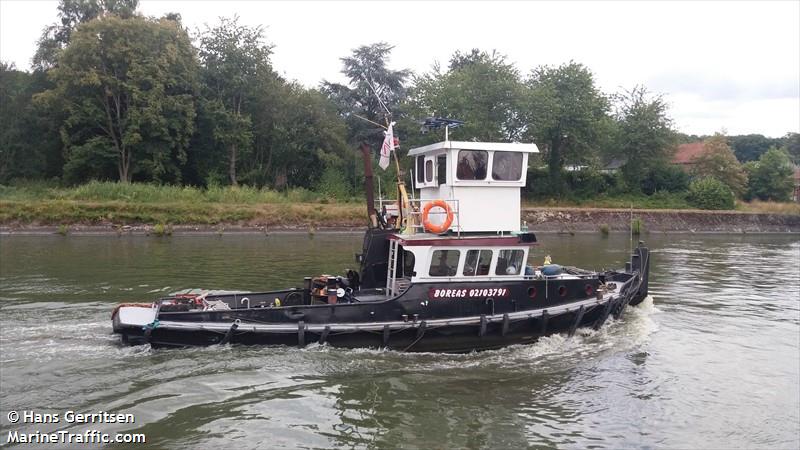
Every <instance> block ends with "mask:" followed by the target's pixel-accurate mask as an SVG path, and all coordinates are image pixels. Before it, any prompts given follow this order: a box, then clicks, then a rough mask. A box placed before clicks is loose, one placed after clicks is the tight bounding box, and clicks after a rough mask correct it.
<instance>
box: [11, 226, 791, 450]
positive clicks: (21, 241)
mask: <svg viewBox="0 0 800 450" xmlns="http://www.w3.org/2000/svg"><path fill="white" fill-rule="evenodd" d="M645 238H646V239H647V241H648V242H647V244H648V245H649V246H650V248H651V249H652V250H653V253H652V273H651V282H650V289H651V298H648V300H646V301H645V302H644V303H643V304H642V305H640V306H638V307H636V308H633V309H631V310H629V312H628V313H627V314H626V315H625V317H624V318H623V319H622V320H619V321H610V322H608V323H607V324H606V325H605V326H604V327H603V328H602V329H600V330H599V331H596V332H593V331H592V332H590V331H581V332H579V333H578V334H576V335H575V336H574V337H573V338H571V339H567V338H566V337H564V336H561V335H557V336H552V337H548V338H545V339H543V340H541V341H539V342H538V343H536V344H533V345H526V346H515V347H510V348H506V349H503V350H498V351H489V352H482V353H474V354H467V355H440V354H401V353H397V352H383V351H378V350H339V349H333V348H329V347H325V346H322V347H321V346H317V345H312V346H310V347H307V348H304V349H296V348H243V347H236V346H234V347H230V346H223V347H211V348H201V349H189V350H151V349H150V348H149V347H146V346H140V347H122V346H120V345H119V344H118V339H117V338H116V337H115V336H114V335H112V334H111V322H110V311H111V308H112V306H113V305H114V304H115V303H117V302H122V301H131V300H133V301H141V300H145V301H150V300H152V299H154V298H155V297H157V296H160V295H162V294H166V293H170V292H176V291H181V290H184V289H198V288H204V289H220V290H259V289H271V288H279V287H285V286H287V285H288V286H294V285H297V286H299V285H300V284H301V280H302V276H303V275H313V274H318V273H322V272H325V273H343V272H344V270H345V269H346V268H348V267H353V266H354V265H355V264H354V263H353V254H354V253H355V252H357V251H359V246H360V241H361V236H360V235H355V234H317V235H315V236H309V235H305V234H295V235H291V234H289V235H279V234H273V235H270V236H264V235H223V236H216V235H213V236H173V237H163V238H155V237H145V236H122V237H117V236H66V237H63V236H55V235H54V236H2V237H0V413H2V414H0V446H4V445H7V444H6V439H7V436H8V433H9V432H10V431H14V430H17V431H19V432H35V431H41V432H43V433H44V432H52V431H55V430H70V431H75V432H81V431H83V430H85V429H87V428H94V429H98V430H100V431H103V432H109V433H113V432H122V431H124V432H135V433H144V434H145V435H146V438H147V444H146V445H144V446H137V447H136V448H148V447H150V448H181V449H186V448H192V449H195V448H309V447H310V448H330V447H345V448H350V447H357V448H363V447H372V448H423V449H429V448H430V449H432V448H504V449H505V448H524V447H528V448H550V447H554V448H580V449H583V448H631V447H635V448H786V449H796V448H798V447H800V387H799V386H800V236H797V235H759V236H756V235H648V236H645ZM540 239H541V240H542V241H543V242H542V245H541V246H539V247H538V248H537V249H535V251H534V254H533V256H532V259H533V260H534V262H536V263H537V264H540V263H541V260H542V259H543V257H544V255H545V254H550V255H552V257H553V261H554V262H556V263H563V264H570V265H577V266H580V267H585V268H595V269H600V268H603V267H609V268H612V267H621V266H622V265H623V263H624V261H625V260H626V258H627V254H628V247H629V245H630V244H629V240H628V237H627V236H621V235H612V236H611V237H608V238H603V237H600V236H598V235H576V236H559V235H547V234H544V235H541V236H540ZM69 410H75V411H80V412H99V411H111V412H123V413H131V414H133V415H134V417H135V423H133V424H124V425H120V424H92V425H85V424H83V425H76V424H68V423H65V421H64V420H62V421H61V422H60V423H58V424H23V423H21V422H20V423H16V424H12V423H10V422H9V420H8V417H7V416H8V413H9V412H10V411H20V412H21V411H35V412H37V413H58V414H60V415H61V417H63V414H64V412H66V411H69ZM35 447H36V446H33V447H31V446H24V445H20V448H35Z"/></svg>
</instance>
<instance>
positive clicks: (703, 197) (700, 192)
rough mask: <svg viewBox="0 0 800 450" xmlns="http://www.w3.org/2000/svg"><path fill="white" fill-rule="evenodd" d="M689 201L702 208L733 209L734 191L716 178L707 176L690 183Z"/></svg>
mask: <svg viewBox="0 0 800 450" xmlns="http://www.w3.org/2000/svg"><path fill="white" fill-rule="evenodd" d="M687 200H688V201H689V203H690V204H691V205H692V206H694V207H696V208H700V209H733V207H734V197H733V191H731V189H730V188H729V187H728V186H727V185H725V183H723V182H721V181H719V180H717V179H716V178H712V177H706V178H700V179H698V180H694V181H692V182H691V183H690V184H689V193H688V195H687Z"/></svg>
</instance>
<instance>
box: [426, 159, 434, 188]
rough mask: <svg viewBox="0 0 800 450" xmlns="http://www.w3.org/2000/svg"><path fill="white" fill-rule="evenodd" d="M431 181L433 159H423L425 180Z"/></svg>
mask: <svg viewBox="0 0 800 450" xmlns="http://www.w3.org/2000/svg"><path fill="white" fill-rule="evenodd" d="M431 181H433V161H432V160H430V159H429V160H427V161H425V182H426V183H430V182H431Z"/></svg>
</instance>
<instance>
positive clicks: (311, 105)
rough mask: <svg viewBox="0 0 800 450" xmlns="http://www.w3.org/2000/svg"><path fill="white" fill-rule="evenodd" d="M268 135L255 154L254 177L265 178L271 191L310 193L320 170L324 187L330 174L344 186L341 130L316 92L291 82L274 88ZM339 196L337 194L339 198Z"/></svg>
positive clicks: (343, 129) (334, 113)
mask: <svg viewBox="0 0 800 450" xmlns="http://www.w3.org/2000/svg"><path fill="white" fill-rule="evenodd" d="M276 97H277V100H276V101H277V105H276V106H277V107H278V108H279V109H280V114H278V115H276V116H275V117H274V118H273V119H272V120H273V123H272V126H271V133H270V135H269V136H264V139H265V140H268V143H267V142H265V144H266V145H265V148H264V149H263V151H261V150H260V151H257V153H256V155H257V158H256V160H257V161H258V163H257V164H258V165H257V166H256V167H254V174H266V175H268V178H269V181H271V182H272V184H273V186H274V187H276V188H282V187H285V186H288V187H304V188H313V187H315V186H316V185H317V184H318V180H319V179H320V178H321V177H322V175H323V172H324V171H325V170H326V169H329V170H330V174H329V176H328V180H329V184H331V183H333V181H332V180H333V178H334V174H335V175H336V176H337V177H338V180H339V185H341V186H344V187H349V186H350V184H349V183H348V181H347V176H346V171H345V166H344V161H345V160H346V158H347V154H348V151H347V144H346V141H345V139H346V136H347V129H346V125H345V123H344V120H343V119H342V118H341V117H340V116H339V115H338V113H337V111H336V107H335V106H334V105H333V103H331V102H330V101H329V100H328V99H327V98H326V97H325V96H324V95H323V94H322V93H320V92H319V91H316V90H313V89H312V90H306V89H304V88H303V87H302V86H300V85H298V84H295V83H291V84H286V85H283V86H281V87H280V91H279V95H277V96H276ZM340 196H341V195H340Z"/></svg>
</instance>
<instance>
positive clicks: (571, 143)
mask: <svg viewBox="0 0 800 450" xmlns="http://www.w3.org/2000/svg"><path fill="white" fill-rule="evenodd" d="M526 84H527V86H528V88H529V91H528V92H529V95H528V101H529V103H528V107H527V108H526V110H525V114H526V119H527V120H526V121H527V124H528V128H527V132H526V138H531V139H533V141H534V142H536V143H538V144H539V146H540V147H542V148H543V149H544V150H545V152H546V158H547V165H548V169H549V174H550V186H551V188H552V189H553V190H554V192H560V191H561V190H562V188H563V182H562V179H561V177H562V174H561V169H562V167H563V166H564V164H565V162H570V163H575V164H577V163H583V162H587V161H589V160H591V159H592V158H593V157H595V156H596V155H597V153H598V150H599V149H598V147H599V146H601V145H602V144H599V143H600V142H602V140H603V139H604V138H605V137H606V136H605V133H606V132H607V130H608V129H609V126H608V122H609V119H608V116H607V112H608V109H609V103H608V100H607V99H606V97H605V96H604V95H603V94H602V93H601V92H600V91H599V90H598V89H597V87H596V86H595V82H594V76H593V75H592V73H591V71H589V69H588V68H586V67H585V66H584V65H582V64H578V63H576V62H570V63H568V64H564V65H561V66H559V67H550V66H542V67H539V68H537V69H535V70H534V71H533V73H532V74H531V76H530V78H529V79H528V80H527V81H526Z"/></svg>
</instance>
